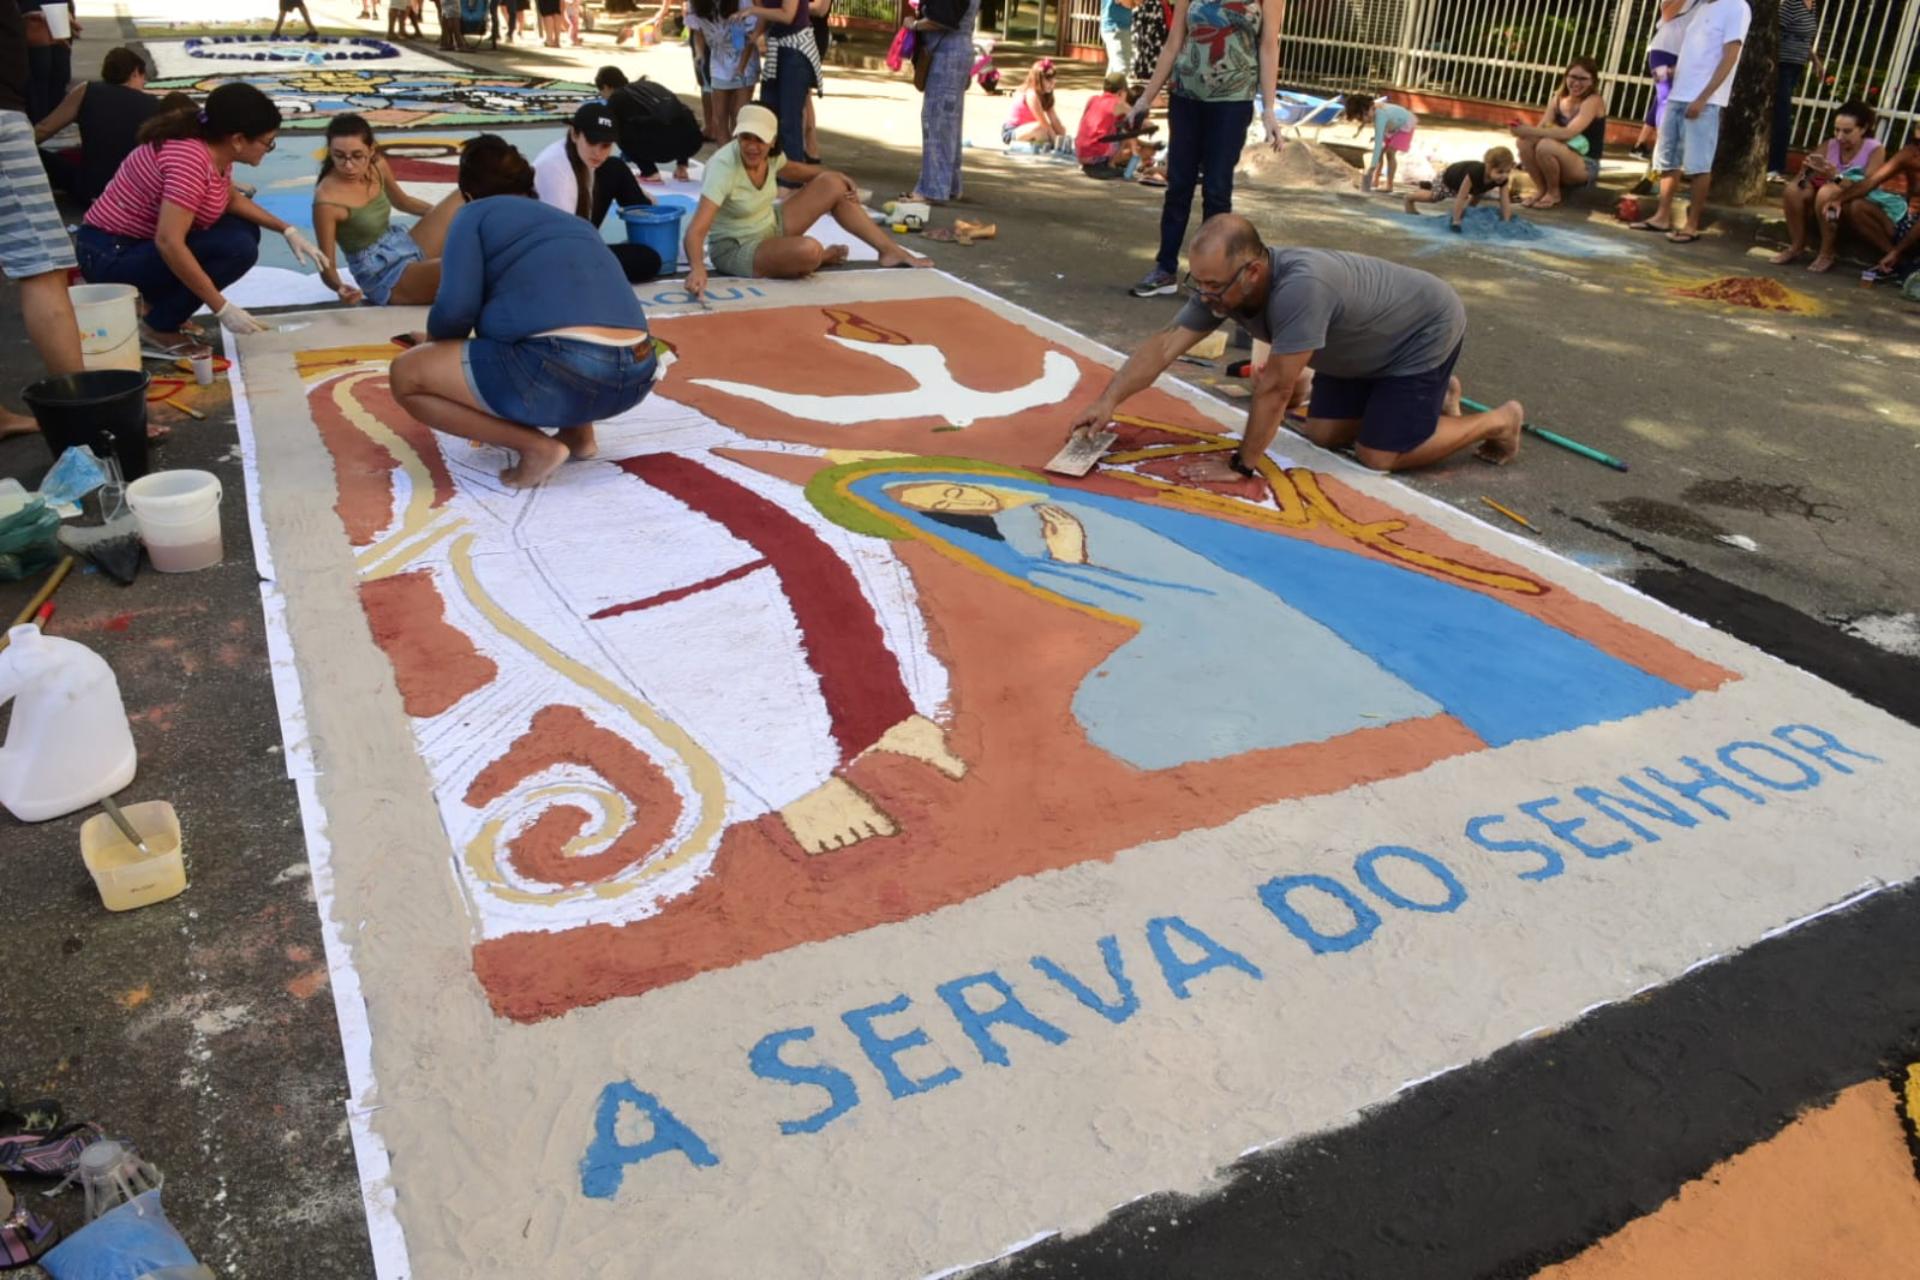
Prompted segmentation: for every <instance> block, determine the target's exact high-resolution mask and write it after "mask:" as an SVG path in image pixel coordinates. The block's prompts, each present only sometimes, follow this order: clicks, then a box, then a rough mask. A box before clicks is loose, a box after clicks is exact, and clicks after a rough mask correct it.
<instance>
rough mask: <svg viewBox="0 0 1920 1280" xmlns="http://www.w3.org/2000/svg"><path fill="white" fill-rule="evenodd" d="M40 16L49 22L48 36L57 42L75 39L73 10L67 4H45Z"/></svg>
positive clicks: (41, 8) (42, 6)
mask: <svg viewBox="0 0 1920 1280" xmlns="http://www.w3.org/2000/svg"><path fill="white" fill-rule="evenodd" d="M40 16H41V17H43V18H45V19H46V20H47V34H48V35H50V36H52V37H53V38H54V39H55V40H71V39H72V38H73V9H72V8H71V7H70V6H68V5H65V4H43V5H41V6H40Z"/></svg>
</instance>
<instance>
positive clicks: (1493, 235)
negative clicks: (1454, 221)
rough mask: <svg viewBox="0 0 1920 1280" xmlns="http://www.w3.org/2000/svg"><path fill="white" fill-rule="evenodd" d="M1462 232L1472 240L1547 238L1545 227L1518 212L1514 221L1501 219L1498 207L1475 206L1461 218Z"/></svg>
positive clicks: (1514, 216)
mask: <svg viewBox="0 0 1920 1280" xmlns="http://www.w3.org/2000/svg"><path fill="white" fill-rule="evenodd" d="M1460 234H1461V235H1463V236H1466V237H1467V238H1468V239H1470V240H1545V239H1546V238H1547V232H1546V229H1545V228H1544V227H1540V226H1537V225H1535V224H1534V223H1531V222H1528V221H1527V220H1526V219H1525V218H1523V217H1521V216H1520V215H1519V214H1518V213H1516V214H1514V215H1513V221H1512V222H1502V221H1500V211H1499V210H1498V209H1488V208H1474V209H1469V210H1467V212H1466V214H1465V215H1464V216H1463V217H1462V218H1461V219H1460Z"/></svg>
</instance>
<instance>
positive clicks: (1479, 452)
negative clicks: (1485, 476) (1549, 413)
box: [1474, 400, 1527, 467]
mask: <svg viewBox="0 0 1920 1280" xmlns="http://www.w3.org/2000/svg"><path fill="white" fill-rule="evenodd" d="M1493 416H1494V417H1495V418H1496V419H1497V420H1498V426H1497V427H1496V428H1495V430H1494V434H1492V435H1490V436H1488V437H1487V438H1486V439H1485V440H1482V441H1481V442H1480V447H1479V448H1477V449H1475V450H1474V454H1475V456H1477V457H1478V458H1479V459H1480V460H1481V461H1482V462H1491V463H1492V464H1493V465H1494V466H1496V467H1504V466H1506V465H1507V464H1508V463H1509V462H1512V461H1513V460H1514V459H1515V458H1517V457H1519V456H1520V424H1521V423H1523V422H1525V421H1526V420H1527V411H1526V410H1525V409H1524V408H1522V407H1521V405H1520V402H1519V401H1518V400H1509V401H1507V402H1506V403H1505V404H1503V405H1501V406H1500V407H1499V408H1498V409H1495V410H1493Z"/></svg>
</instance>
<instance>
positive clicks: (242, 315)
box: [213, 302, 273, 333]
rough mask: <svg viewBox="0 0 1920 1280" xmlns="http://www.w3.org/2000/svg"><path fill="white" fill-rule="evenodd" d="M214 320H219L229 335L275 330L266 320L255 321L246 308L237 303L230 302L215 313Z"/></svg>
mask: <svg viewBox="0 0 1920 1280" xmlns="http://www.w3.org/2000/svg"><path fill="white" fill-rule="evenodd" d="M213 318H214V319H216V320H218V321H219V322H220V327H221V328H222V329H225V330H226V331H227V332H228V333H265V332H266V331H267V330H269V329H271V328H273V326H272V325H270V324H268V323H267V322H266V321H264V320H256V319H254V318H253V316H252V315H250V314H249V313H248V312H247V310H246V308H244V307H242V306H240V304H239V303H236V302H229V303H228V304H227V305H226V306H224V307H222V308H220V310H219V311H217V312H216V313H214V317H213Z"/></svg>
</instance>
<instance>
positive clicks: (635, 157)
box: [593, 67, 706, 182]
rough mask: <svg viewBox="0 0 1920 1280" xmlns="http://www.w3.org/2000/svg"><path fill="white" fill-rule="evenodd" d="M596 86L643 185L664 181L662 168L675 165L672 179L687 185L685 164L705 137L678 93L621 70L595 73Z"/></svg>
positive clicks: (622, 148) (623, 155) (624, 154)
mask: <svg viewBox="0 0 1920 1280" xmlns="http://www.w3.org/2000/svg"><path fill="white" fill-rule="evenodd" d="M593 87H594V88H595V89H597V90H599V91H600V96H601V97H602V98H604V99H606V103H607V108H608V110H610V111H611V112H612V113H613V125H614V128H615V129H617V130H618V131H619V134H620V158H621V159H623V160H626V161H628V162H630V163H632V164H636V165H638V166H639V167H640V181H642V182H658V181H660V166H661V165H663V164H665V163H666V162H667V161H669V160H671V161H673V176H674V178H675V179H676V180H677V181H680V182H685V181H687V179H688V177H689V174H688V171H687V164H688V162H689V161H691V160H692V159H693V158H694V157H695V156H697V155H699V154H700V147H701V145H702V144H703V143H704V142H705V141H706V139H705V138H704V137H703V136H702V135H701V133H700V119H699V117H698V116H696V115H694V114H693V110H692V108H690V107H688V106H687V104H686V103H684V102H682V101H680V95H678V94H676V93H675V92H674V91H673V90H671V89H669V88H667V87H666V86H665V85H663V84H655V83H654V82H653V81H651V80H649V79H647V78H646V77H645V76H641V77H640V78H639V79H638V80H631V81H630V80H628V79H627V76H626V73H625V72H623V71H622V70H620V68H618V67H602V68H600V70H599V71H597V72H596V73H594V77H593Z"/></svg>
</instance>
